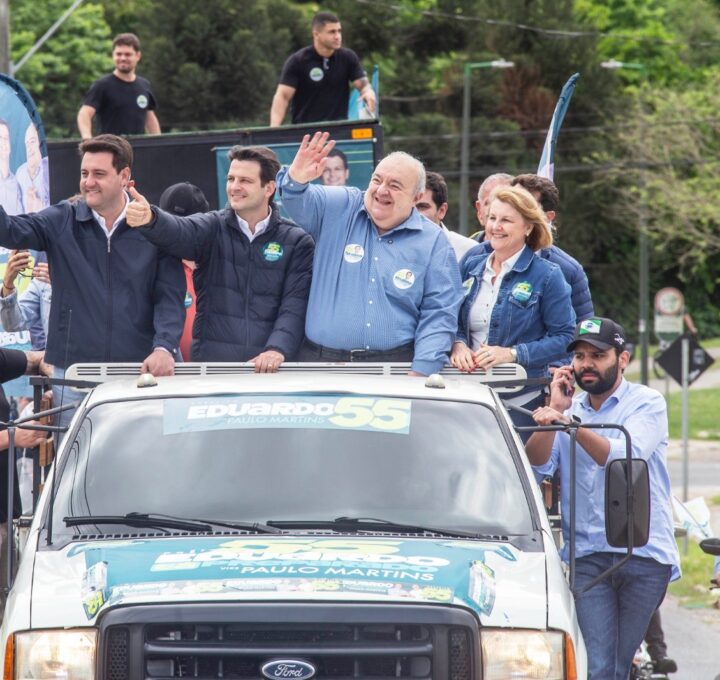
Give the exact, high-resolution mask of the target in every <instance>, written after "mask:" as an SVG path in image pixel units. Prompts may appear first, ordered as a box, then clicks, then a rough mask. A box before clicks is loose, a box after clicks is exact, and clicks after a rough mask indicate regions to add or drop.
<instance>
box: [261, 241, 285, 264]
mask: <svg viewBox="0 0 720 680" xmlns="http://www.w3.org/2000/svg"><path fill="white" fill-rule="evenodd" d="M262 254H263V257H264V258H265V259H266V260H267V261H268V262H277V261H278V260H279V259H280V258H281V257H282V256H283V247H282V246H281V245H280V244H279V243H276V242H275V241H270V243H267V244H266V245H265V247H264V248H263V249H262Z"/></svg>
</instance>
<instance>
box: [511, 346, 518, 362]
mask: <svg viewBox="0 0 720 680" xmlns="http://www.w3.org/2000/svg"><path fill="white" fill-rule="evenodd" d="M510 354H511V355H512V360H513V363H517V350H516V349H515V348H514V347H511V348H510Z"/></svg>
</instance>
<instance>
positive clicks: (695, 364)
mask: <svg viewBox="0 0 720 680" xmlns="http://www.w3.org/2000/svg"><path fill="white" fill-rule="evenodd" d="M683 337H686V338H688V341H689V343H690V356H689V359H690V366H689V371H688V385H690V384H692V383H694V382H695V381H696V380H697V379H698V378H699V377H700V376H701V375H702V374H703V373H704V372H705V371H706V370H707V369H708V368H710V366H712V364H713V363H714V361H715V359H713V358H712V357H711V356H710V355H709V354H708V353H707V352H706V351H705V350H704V349H703V348H702V347H701V346H700V343H699V342H698V340H697V338H696V337H695V336H694V335H691V334H690V333H687V334H685V335H684V336H680V337H679V338H677V339H676V340H675V341H674V342H672V343H671V345H670V346H669V347H668V348H667V349H666V350H665V351H664V352H663V353H662V354H661V355H660V357H659V358H658V359H657V363H658V364H660V366H662V368H663V369H664V370H665V371H666V372H667V374H668V375H669V376H670V377H671V378H672V379H673V380H675V382H677V383H678V384H679V385H682V339H683Z"/></svg>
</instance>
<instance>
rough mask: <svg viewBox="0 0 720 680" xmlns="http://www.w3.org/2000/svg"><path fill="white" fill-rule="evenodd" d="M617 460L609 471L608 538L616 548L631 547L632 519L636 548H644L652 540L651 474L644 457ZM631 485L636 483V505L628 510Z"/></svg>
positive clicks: (607, 491) (606, 523)
mask: <svg viewBox="0 0 720 680" xmlns="http://www.w3.org/2000/svg"><path fill="white" fill-rule="evenodd" d="M627 467H628V466H627V461H626V460H625V459H623V460H613V461H612V462H611V463H610V464H609V465H608V466H607V467H606V470H605V535H606V537H607V542H608V543H609V544H610V545H611V546H612V547H613V548H627V547H628V529H629V524H630V517H631V515H632V522H633V544H632V547H633V548H641V547H642V546H644V545H645V544H646V543H647V542H648V539H649V537H650V475H649V473H648V466H647V463H646V462H645V461H644V460H643V459H642V458H633V459H632V461H631V466H630V474H628V469H627ZM628 484H632V489H633V506H632V508H628V504H627V492H628Z"/></svg>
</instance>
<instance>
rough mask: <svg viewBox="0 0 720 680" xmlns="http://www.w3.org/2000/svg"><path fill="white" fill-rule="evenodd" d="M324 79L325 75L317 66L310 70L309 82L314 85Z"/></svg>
mask: <svg viewBox="0 0 720 680" xmlns="http://www.w3.org/2000/svg"><path fill="white" fill-rule="evenodd" d="M324 77H325V74H324V73H323V70H322V69H321V68H320V67H319V66H315V67H314V68H311V69H310V80H312V81H313V82H314V83H319V82H320V81H321V80H322V79H323V78H324Z"/></svg>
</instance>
